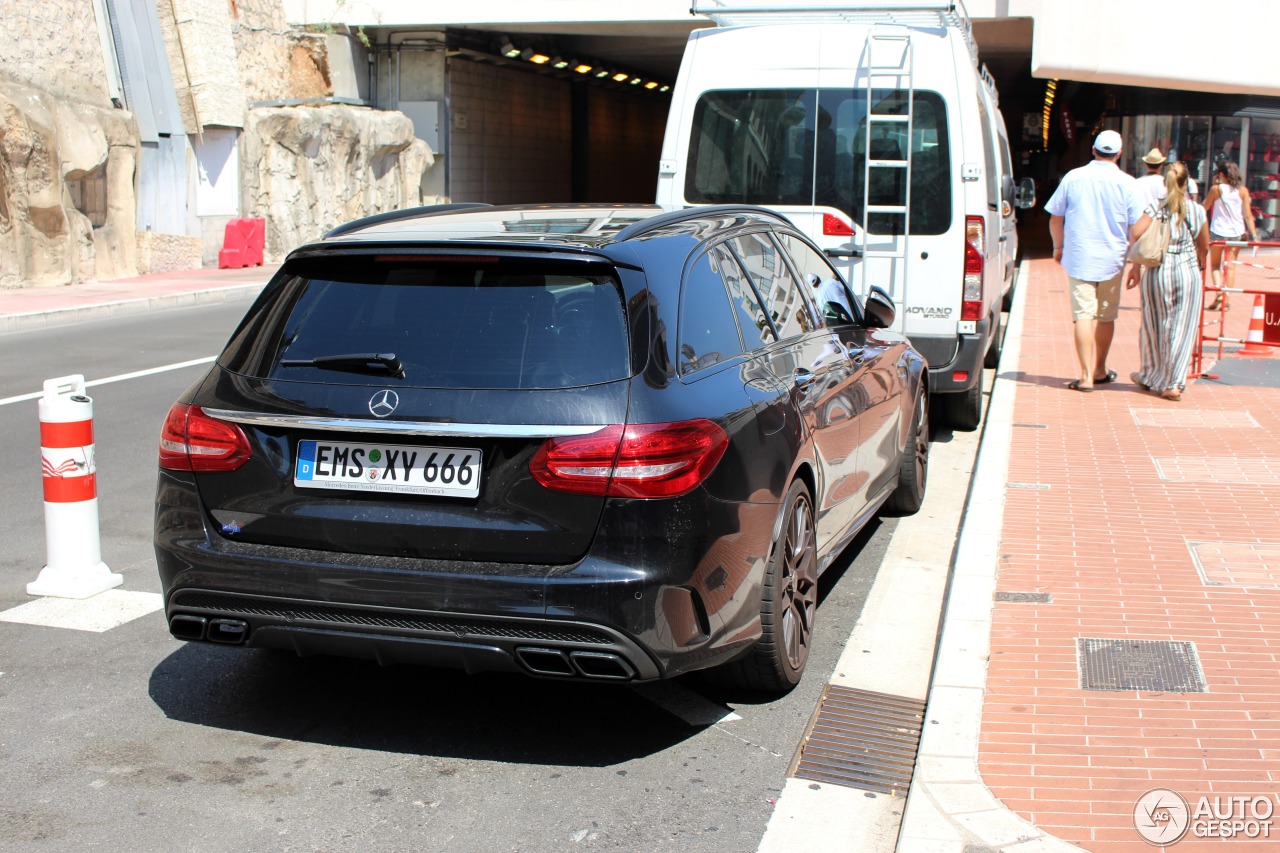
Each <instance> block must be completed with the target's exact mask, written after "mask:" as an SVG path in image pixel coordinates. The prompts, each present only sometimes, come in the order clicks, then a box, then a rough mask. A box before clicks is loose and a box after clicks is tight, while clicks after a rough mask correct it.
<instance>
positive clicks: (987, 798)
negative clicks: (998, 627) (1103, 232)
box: [897, 263, 1080, 853]
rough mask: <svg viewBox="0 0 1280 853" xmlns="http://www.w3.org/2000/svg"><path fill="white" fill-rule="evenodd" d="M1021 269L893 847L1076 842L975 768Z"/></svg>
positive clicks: (956, 851) (961, 852)
mask: <svg viewBox="0 0 1280 853" xmlns="http://www.w3.org/2000/svg"><path fill="white" fill-rule="evenodd" d="M1026 269H1027V268H1026V265H1025V263H1024V264H1023V265H1022V266H1021V267H1019V270H1018V281H1017V291H1016V293H1015V294H1014V304H1013V310H1012V311H1011V312H1010V315H1009V330H1008V333H1007V334H1006V336H1005V342H1004V352H1003V354H1002V357H1001V360H1000V369H999V372H998V373H997V375H996V381H995V385H994V387H993V388H992V391H991V405H990V407H989V408H988V409H987V417H986V422H985V425H984V427H983V430H984V432H983V437H982V447H981V449H980V451H979V453H978V462H977V466H976V468H975V471H974V476H973V481H972V484H971V486H970V491H969V500H968V506H967V507H966V509H965V515H964V522H963V524H962V526H961V532H960V539H959V541H958V542H957V544H956V551H955V560H954V562H953V573H952V577H951V584H950V588H949V589H948V591H947V600H946V606H945V610H944V613H943V618H942V633H941V635H940V637H939V642H938V656H937V660H936V662H935V664H934V670H933V679H932V683H931V685H930V689H929V700H928V704H927V706H926V708H925V724H924V731H923V732H922V734H921V738H920V750H919V754H918V757H917V760H916V771H915V777H914V779H913V781H912V784H911V790H910V792H909V793H908V795H907V804H906V811H905V814H904V815H903V821H902V830H901V832H900V833H899V836H898V848H897V849H898V851H899V853H926V851H928V853H982V852H983V851H994V850H1017V851H1046V853H1047V851H1053V853H1065V851H1074V850H1079V849H1080V848H1078V847H1075V846H1073V845H1071V844H1068V843H1066V842H1065V841H1062V840H1060V839H1058V838H1055V837H1053V836H1051V835H1048V834H1047V833H1045V832H1043V831H1042V830H1040V829H1038V828H1036V827H1035V826H1033V825H1032V824H1030V823H1028V822H1027V821H1026V820H1023V819H1022V818H1021V817H1019V816H1018V815H1016V814H1014V813H1013V812H1012V811H1010V810H1009V809H1008V808H1007V807H1006V806H1005V805H1004V804H1003V803H1002V802H1000V801H999V800H998V799H996V797H995V796H994V795H993V794H992V793H991V791H990V789H989V788H987V786H986V784H985V783H984V782H983V781H982V776H981V774H980V773H979V772H978V746H979V741H980V737H981V733H982V704H983V698H984V696H985V694H986V679H987V661H988V657H989V656H990V651H991V613H992V609H993V606H994V605H993V602H994V597H995V590H996V575H997V573H998V570H999V552H1000V532H1001V527H1002V525H1003V521H1004V504H1005V483H1006V481H1007V479H1008V471H1009V447H1010V443H1011V441H1012V432H1013V404H1014V398H1015V396H1016V393H1017V382H1016V376H1017V371H1018V359H1019V357H1020V355H1021V351H1022V324H1023V317H1024V312H1025V305H1026V292H1027V286H1028V285H1027V275H1026Z"/></svg>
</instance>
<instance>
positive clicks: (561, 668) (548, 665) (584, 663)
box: [516, 648, 636, 681]
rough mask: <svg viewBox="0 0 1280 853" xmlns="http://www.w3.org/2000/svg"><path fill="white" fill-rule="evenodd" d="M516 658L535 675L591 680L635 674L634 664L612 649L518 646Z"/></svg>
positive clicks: (628, 679) (606, 679)
mask: <svg viewBox="0 0 1280 853" xmlns="http://www.w3.org/2000/svg"><path fill="white" fill-rule="evenodd" d="M516 658H517V659H518V660H519V661H520V663H521V664H523V665H524V667H525V668H526V669H528V670H529V671H530V672H532V673H533V674H535V675H545V676H551V677H554V678H586V679H590V680H592V681H630V680H631V679H633V678H635V677H636V671H635V669H634V668H633V667H632V666H631V664H629V663H627V661H626V660H625V659H624V658H623V657H622V656H621V655H616V654H614V653H613V652H598V651H586V650H582V649H579V650H570V651H565V650H564V649H534V648H518V649H516Z"/></svg>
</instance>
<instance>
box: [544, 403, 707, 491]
mask: <svg viewBox="0 0 1280 853" xmlns="http://www.w3.org/2000/svg"><path fill="white" fill-rule="evenodd" d="M728 444H729V436H727V435H726V434H725V431H724V430H723V429H721V428H720V427H719V426H718V425H716V424H714V423H712V422H711V421H708V420H692V421H680V422H679V423H667V424H632V425H631V426H629V427H626V428H623V427H621V426H609V427H605V428H604V429H602V430H599V431H598V432H593V433H591V434H590V435H583V436H574V437H572V438H549V439H547V440H546V441H544V442H543V443H542V446H541V447H539V448H538V451H537V452H536V453H534V454H533V459H531V460H530V461H529V471H530V473H531V474H533V478H534V479H535V480H537V481H538V482H539V483H541V484H542V485H543V486H546V487H547V488H548V489H553V490H555V491H557V492H572V493H573V494H579V495H604V496H608V497H622V498H671V497H677V496H679V495H683V494H685V493H687V492H690V491H692V490H693V489H694V488H695V487H697V486H698V485H699V484H701V483H702V482H703V481H704V480H706V478H707V476H708V475H709V474H710V473H711V471H712V470H713V469H714V468H715V467H716V464H717V463H718V462H719V461H720V458H721V457H722V456H724V451H725V448H726V447H727V446H728Z"/></svg>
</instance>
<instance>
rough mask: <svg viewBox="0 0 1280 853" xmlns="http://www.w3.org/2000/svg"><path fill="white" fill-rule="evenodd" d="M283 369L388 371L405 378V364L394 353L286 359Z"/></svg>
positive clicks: (346, 354)
mask: <svg viewBox="0 0 1280 853" xmlns="http://www.w3.org/2000/svg"><path fill="white" fill-rule="evenodd" d="M280 366H281V367H319V368H320V369H321V370H346V371H350V372H351V373H375V372H379V371H387V372H389V373H391V374H392V375H393V376H396V377H399V378H401V379H403V378H404V364H403V363H402V362H401V361H400V359H399V358H397V357H396V354H395V353H393V352H386V353H383V352H352V353H343V354H342V355H318V356H316V357H315V358H284V359H281V360H280Z"/></svg>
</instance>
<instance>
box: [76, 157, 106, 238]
mask: <svg viewBox="0 0 1280 853" xmlns="http://www.w3.org/2000/svg"><path fill="white" fill-rule="evenodd" d="M67 189H68V190H70V192H71V203H72V204H74V205H75V208H76V210H78V211H80V212H81V213H83V214H84V215H85V216H87V217H89V222H90V223H92V224H93V227H94V228H101V227H102V226H103V225H106V224H107V170H106V167H105V166H99V167H98V168H96V169H94V170H93V171H92V172H72V173H71V174H70V175H68V176H67Z"/></svg>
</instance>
